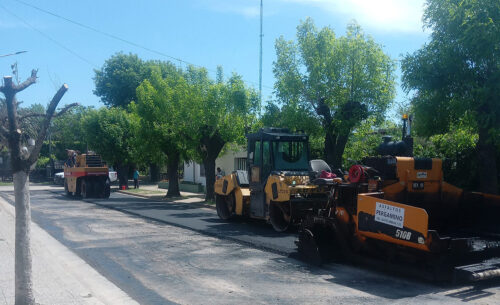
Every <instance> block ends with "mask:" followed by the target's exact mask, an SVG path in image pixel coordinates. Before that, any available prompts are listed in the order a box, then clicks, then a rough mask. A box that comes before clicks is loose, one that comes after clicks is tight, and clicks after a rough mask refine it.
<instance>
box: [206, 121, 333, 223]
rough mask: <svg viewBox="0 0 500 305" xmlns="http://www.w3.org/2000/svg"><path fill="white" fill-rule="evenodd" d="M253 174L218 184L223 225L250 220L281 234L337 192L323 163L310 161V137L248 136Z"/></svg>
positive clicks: (284, 132)
mask: <svg viewBox="0 0 500 305" xmlns="http://www.w3.org/2000/svg"><path fill="white" fill-rule="evenodd" d="M247 139H248V145H247V170H246V171H244V170H238V171H235V172H233V173H231V174H229V175H227V176H224V177H223V178H221V179H219V180H217V181H216V182H215V193H216V206H217V214H218V215H219V217H220V218H221V219H229V218H231V217H233V216H244V217H251V218H258V219H265V220H268V221H270V223H271V224H272V226H273V228H274V229H275V230H276V231H279V232H282V231H285V230H287V229H288V228H289V227H290V226H291V225H293V224H298V223H300V220H301V219H302V217H303V216H304V215H306V214H307V213H309V212H313V211H316V210H317V209H319V208H323V207H324V206H325V204H326V203H327V200H328V194H329V193H330V190H331V188H332V186H333V184H332V181H333V179H332V178H331V177H332V175H327V176H326V177H329V178H321V174H322V173H323V171H325V172H326V171H328V172H331V170H330V168H329V167H328V165H326V163H325V162H324V161H322V160H312V161H310V160H309V145H308V141H309V137H308V136H307V135H306V134H304V133H291V132H290V131H289V130H288V129H286V128H263V129H261V130H259V131H258V132H256V133H252V134H248V135H247Z"/></svg>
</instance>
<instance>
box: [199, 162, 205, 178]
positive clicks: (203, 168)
mask: <svg viewBox="0 0 500 305" xmlns="http://www.w3.org/2000/svg"><path fill="white" fill-rule="evenodd" d="M200 177H205V166H204V165H203V164H200Z"/></svg>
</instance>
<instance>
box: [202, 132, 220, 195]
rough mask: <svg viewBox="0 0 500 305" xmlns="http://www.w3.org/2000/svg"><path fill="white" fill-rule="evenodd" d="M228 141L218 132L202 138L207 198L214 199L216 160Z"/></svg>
mask: <svg viewBox="0 0 500 305" xmlns="http://www.w3.org/2000/svg"><path fill="white" fill-rule="evenodd" d="M225 144H226V142H225V141H224V140H223V139H222V137H221V136H220V135H219V133H218V132H216V133H215V134H214V135H212V136H211V137H208V136H205V137H203V138H202V139H201V148H202V149H201V150H202V154H203V156H204V158H203V166H204V167H205V188H206V194H205V200H214V198H215V196H214V184H215V160H217V157H218V156H219V153H220V152H221V150H222V148H223V147H224V145H225Z"/></svg>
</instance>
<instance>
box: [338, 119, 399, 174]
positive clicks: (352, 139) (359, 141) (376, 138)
mask: <svg viewBox="0 0 500 305" xmlns="http://www.w3.org/2000/svg"><path fill="white" fill-rule="evenodd" d="M382 136H392V137H393V139H394V140H397V141H399V140H401V127H400V126H397V125H396V124H395V123H394V122H392V121H384V122H381V123H380V124H378V122H376V119H375V117H371V118H369V119H367V120H365V121H363V122H362V123H361V124H359V126H358V127H356V128H355V129H354V130H353V132H352V133H351V134H350V135H349V141H348V142H347V145H346V148H345V151H344V155H343V165H344V168H347V169H348V168H350V166H352V165H354V164H359V163H360V161H361V160H362V159H363V158H364V157H367V156H376V155H377V147H378V146H379V145H380V144H381V143H382Z"/></svg>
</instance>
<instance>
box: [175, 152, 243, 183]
mask: <svg viewBox="0 0 500 305" xmlns="http://www.w3.org/2000/svg"><path fill="white" fill-rule="evenodd" d="M246 157H247V152H246V151H243V150H242V151H238V152H227V153H225V154H224V155H223V156H221V157H219V158H217V160H215V168H216V169H217V167H220V168H221V169H222V170H223V171H224V172H225V173H226V174H229V173H231V172H233V171H234V163H235V159H236V158H246ZM201 166H203V165H200V164H198V163H194V162H189V163H186V162H184V181H189V182H195V183H201V184H203V185H206V180H205V177H200V167H201Z"/></svg>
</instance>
